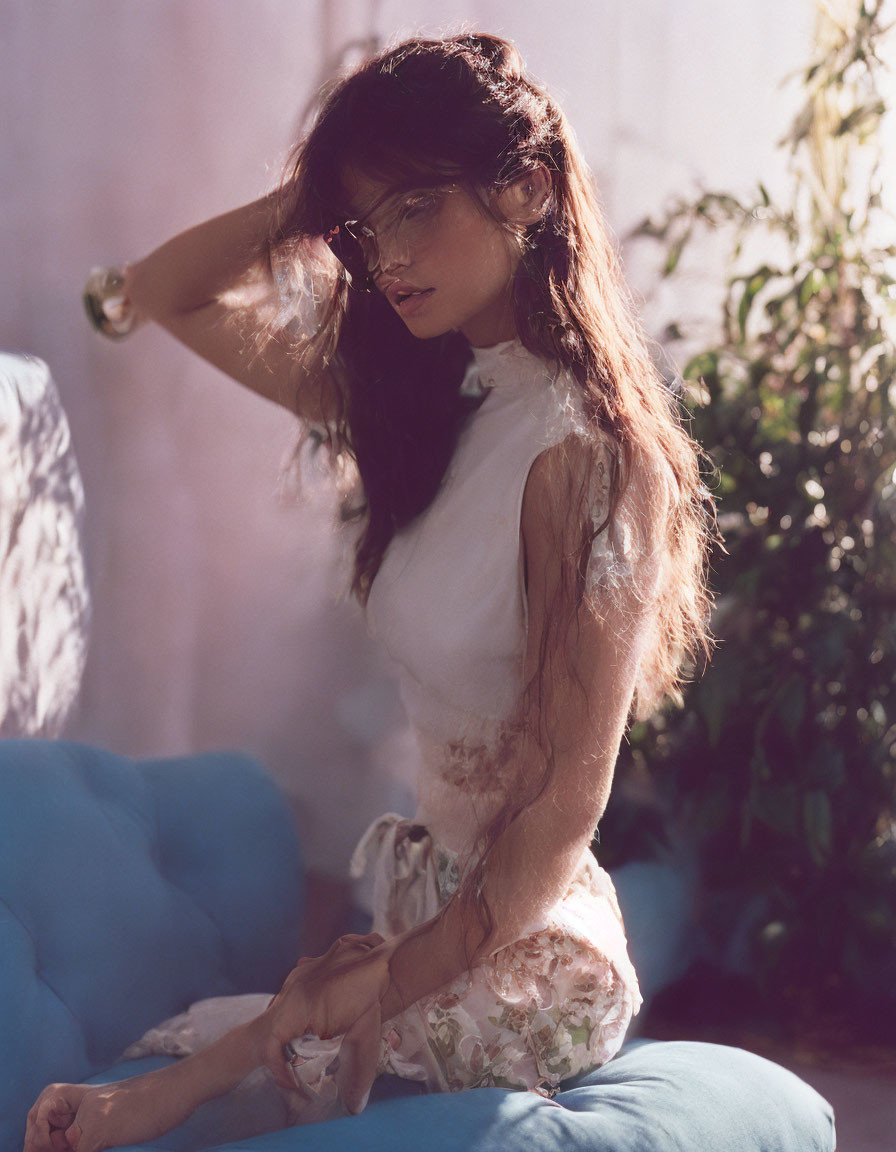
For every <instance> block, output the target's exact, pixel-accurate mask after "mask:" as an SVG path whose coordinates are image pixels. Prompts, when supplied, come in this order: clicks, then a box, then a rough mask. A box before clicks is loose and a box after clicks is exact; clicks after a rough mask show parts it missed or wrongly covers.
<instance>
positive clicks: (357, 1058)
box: [333, 1002, 382, 1114]
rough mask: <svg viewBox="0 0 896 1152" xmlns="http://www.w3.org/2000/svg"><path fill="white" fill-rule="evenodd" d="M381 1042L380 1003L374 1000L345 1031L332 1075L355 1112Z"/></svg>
mask: <svg viewBox="0 0 896 1152" xmlns="http://www.w3.org/2000/svg"><path fill="white" fill-rule="evenodd" d="M381 1046H382V1021H381V1018H380V1006H379V1003H378V1002H374V1003H373V1004H371V1005H370V1007H369V1008H368V1009H367V1011H366V1012H363V1013H362V1014H361V1015H360V1016H359V1017H358V1019H357V1020H356V1021H355V1022H354V1024H352V1026H351V1028H349V1030H348V1031H347V1032H346V1033H345V1035H344V1036H343V1038H342V1046H341V1047H340V1049H339V1063H338V1067H337V1069H336V1072H335V1073H334V1077H333V1078H334V1080H335V1081H336V1084H337V1085H338V1087H339V1095H340V1097H341V1098H342V1102H343V1104H344V1105H345V1107H346V1109H347V1111H349V1112H352V1113H354V1114H357V1113H358V1112H363V1111H364V1109H365V1108H366V1107H367V1099H368V1097H369V1096H370V1089H371V1087H372V1085H373V1082H374V1080H375V1079H376V1074H377V1068H378V1067H379V1062H380V1048H381Z"/></svg>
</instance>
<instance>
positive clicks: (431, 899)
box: [125, 814, 641, 1122]
mask: <svg viewBox="0 0 896 1152" xmlns="http://www.w3.org/2000/svg"><path fill="white" fill-rule="evenodd" d="M368 871H372V873H373V889H374V891H373V903H374V922H373V929H372V930H373V931H374V932H379V933H380V934H381V935H382V936H384V937H387V938H388V937H391V936H394V935H397V934H398V933H401V932H404V931H406V930H407V929H409V928H412V927H414V926H415V925H417V924H420V923H423V922H424V921H425V920H428V919H429V918H430V917H432V916H434V915H435V914H436V912H438V910H439V908H440V907H441V906H442V905H443V904H444V903H445V902H446V901H447V900H449V899H450V898H451V896H452V895H453V894H454V892H455V891H456V890H457V887H458V884H459V882H460V872H459V866H458V861H457V858H456V856H455V855H454V854H452V853H451V852H449V851H448V850H447V849H444V848H442V847H440V846H439V845H438V844H436V843H435V842H434V841H433V840H432V838H431V837H430V835H429V834H428V832H427V830H426V829H425V828H423V827H422V826H421V825H416V824H413V823H412V822H411V821H409V820H406V819H404V818H402V817H401V816H397V815H395V814H389V815H387V816H383V817H381V818H380V819H379V820H377V821H376V822H375V823H374V824H373V825H372V826H371V827H370V829H369V830H368V831H367V833H366V834H365V836H364V838H363V839H362V840H361V843H360V844H359V845H358V848H357V849H356V851H355V855H354V857H353V860H352V873H353V875H354V876H356V877H359V876H360V875H362V874H363V873H365V872H368ZM267 1000H268V997H266V996H249V997H246V996H237V997H224V998H217V999H215V1000H208V1001H201V1002H200V1003H198V1004H196V1005H194V1006H193V1007H192V1008H191V1009H190V1010H189V1011H188V1012H186V1013H184V1014H183V1015H182V1016H179V1017H175V1018H174V1019H172V1020H169V1021H166V1022H165V1023H164V1024H162V1025H160V1026H159V1027H158V1028H154V1029H152V1030H151V1031H150V1032H148V1033H147V1034H146V1035H145V1036H144V1037H143V1038H142V1039H141V1040H140V1041H138V1042H137V1044H135V1045H132V1046H131V1047H130V1048H129V1049H128V1050H127V1052H126V1053H125V1057H126V1058H134V1057H137V1056H145V1055H150V1054H157V1053H165V1054H169V1055H176V1056H186V1055H189V1054H191V1053H192V1052H195V1051H198V1050H199V1049H200V1048H202V1047H205V1046H206V1045H207V1044H209V1043H211V1042H212V1041H213V1040H214V1039H216V1038H217V1037H218V1036H220V1035H221V1034H223V1033H224V1032H225V1031H227V1030H228V1028H230V1027H234V1026H235V1025H236V1024H238V1023H240V1022H242V1021H243V1020H245V1019H249V1018H251V1017H252V1016H254V1015H256V1014H258V1013H260V1012H261V1011H263V1010H264V1008H265V1006H266V1004H267ZM640 1006H641V995H640V992H639V989H638V982H637V978H636V976H635V972H634V969H633V968H632V965H631V962H630V961H629V958H628V955H627V951H626V945H625V935H624V931H623V926H622V917H621V914H620V912H619V905H618V903H617V900H616V894H615V890H614V888H613V884H612V881H611V880H610V877H609V876H608V875H607V873H606V872H605V871H604V870H603V869H602V868H601V867H600V866H599V865H598V864H597V862H596V861H595V859H594V857H593V855H592V854H591V853H590V852H586V853H585V854H584V855H583V856H582V860H581V863H580V865H579V867H578V870H577V872H576V874H575V876H574V877H573V880H572V883H571V884H570V887H569V890H568V891H567V893H566V895H565V896H564V898H563V900H562V901H561V902H560V903H559V904H558V905H556V906H555V908H553V909H552V910H551V912H550V914H549V915H548V916H547V917H546V918H545V921H544V923H543V924H542V925H539V926H538V927H537V929H536V930H535V931H533V932H531V933H530V934H529V935H527V936H525V937H524V938H522V939H520V940H517V941H515V942H514V943H513V944H510V945H508V946H507V947H505V948H502V949H500V950H499V951H498V952H496V953H494V954H493V955H492V956H490V957H488V958H487V959H486V960H484V961H480V962H479V963H477V965H476V966H475V967H474V968H473V969H471V970H470V971H468V972H465V973H463V974H462V975H461V976H458V977H457V978H456V979H455V980H453V981H452V982H451V983H450V984H448V985H446V986H445V987H443V988H440V989H439V990H438V991H436V992H434V993H432V994H431V995H428V996H425V997H423V998H422V999H421V1000H419V1001H417V1002H416V1003H415V1004H413V1005H412V1006H411V1007H410V1008H408V1009H407V1010H406V1011H404V1012H403V1013H402V1014H401V1015H400V1016H397V1017H395V1019H393V1020H391V1021H389V1022H388V1023H387V1024H386V1025H385V1027H384V1030H383V1038H382V1049H381V1055H380V1063H379V1072H380V1073H391V1074H393V1075H397V1076H401V1077H404V1078H406V1079H409V1080H416V1081H419V1082H421V1083H422V1085H423V1086H424V1087H425V1089H426V1090H428V1091H432V1092H445V1091H448V1092H455V1091H459V1090H461V1089H465V1088H476V1087H480V1086H496V1087H501V1088H514V1089H530V1090H536V1091H538V1092H541V1093H543V1094H546V1095H550V1094H551V1093H552V1092H553V1091H554V1090H555V1089H556V1088H557V1086H558V1084H559V1083H560V1081H561V1080H564V1079H566V1078H568V1077H570V1076H574V1075H576V1074H578V1073H580V1072H584V1071H587V1070H589V1069H591V1068H595V1067H597V1066H598V1065H600V1064H603V1063H605V1062H606V1061H607V1060H609V1059H610V1058H611V1057H612V1056H614V1055H615V1054H616V1052H617V1051H618V1050H619V1048H620V1047H621V1045H622V1042H623V1040H624V1038H625V1033H626V1030H627V1029H628V1026H629V1024H630V1022H631V1019H632V1017H633V1016H634V1015H635V1014H636V1013H637V1011H638V1009H639V1008H640ZM339 1045H340V1040H339V1038H338V1037H337V1038H334V1039H332V1040H321V1039H319V1038H318V1037H316V1036H312V1035H306V1036H302V1037H297V1038H296V1039H295V1040H294V1041H293V1043H292V1048H293V1050H294V1052H295V1059H294V1061H293V1073H294V1076H295V1077H296V1080H297V1086H298V1087H300V1088H301V1094H302V1096H303V1098H304V1099H305V1100H306V1101H307V1099H308V1098H309V1097H310V1098H312V1099H315V1098H316V1099H317V1100H318V1101H319V1103H320V1108H319V1109H315V1108H312V1109H311V1110H310V1113H311V1114H309V1110H308V1109H307V1107H306V1108H305V1109H304V1110H303V1111H304V1113H305V1114H303V1115H302V1116H299V1115H298V1113H297V1114H296V1115H295V1116H294V1117H292V1119H293V1121H294V1122H295V1120H298V1119H303V1120H304V1119H311V1118H322V1112H323V1111H325V1110H326V1108H327V1107H330V1106H332V1105H333V1104H334V1102H335V1085H334V1084H333V1081H332V1076H331V1072H332V1069H333V1065H334V1060H335V1057H336V1056H337V1054H338V1050H339Z"/></svg>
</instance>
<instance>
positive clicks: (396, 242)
mask: <svg viewBox="0 0 896 1152" xmlns="http://www.w3.org/2000/svg"><path fill="white" fill-rule="evenodd" d="M377 248H378V256H379V259H378V260H377V264H378V265H379V267H380V268H381V269H382V271H383V272H385V273H391V272H394V271H395V270H396V269H397V268H406V267H407V266H408V264H409V263H410V254H409V252H408V246H407V245H406V244H402V243H401V241H400V239H399V238H397V237H394V236H392V235H389V234H387V235H385V236H383V238H382V239H381V240H380V242H379V243H378V245H377Z"/></svg>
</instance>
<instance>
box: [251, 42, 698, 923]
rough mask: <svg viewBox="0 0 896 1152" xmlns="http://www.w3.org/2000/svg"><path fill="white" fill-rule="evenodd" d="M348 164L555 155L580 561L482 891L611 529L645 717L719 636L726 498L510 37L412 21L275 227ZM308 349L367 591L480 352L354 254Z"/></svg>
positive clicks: (338, 90) (525, 312) (532, 241)
mask: <svg viewBox="0 0 896 1152" xmlns="http://www.w3.org/2000/svg"><path fill="white" fill-rule="evenodd" d="M349 163H350V164H351V165H352V166H353V167H354V168H356V169H357V170H359V171H362V172H364V173H365V174H366V175H369V176H371V177H373V178H377V179H383V180H386V181H388V182H392V181H405V180H408V181H412V180H418V181H419V182H420V183H421V184H437V183H439V182H448V181H453V182H461V183H463V184H465V185H466V186H467V187H468V188H470V189H471V190H478V191H479V192H481V191H482V190H486V191H487V192H492V193H493V192H497V191H500V190H501V189H502V188H504V187H506V186H507V185H508V184H509V183H510V182H512V181H514V180H515V179H518V178H519V177H520V176H522V175H524V174H525V173H526V172H529V171H533V170H534V169H536V168H537V167H538V166H543V167H544V168H546V169H547V171H548V172H549V174H550V177H551V181H552V194H551V197H550V202H549V204H548V206H547V211H546V214H545V216H544V218H543V220H542V222H541V223H540V224H539V225H538V226H537V227H535V228H532V229H530V230H528V232H527V233H526V234H525V235H520V236H519V237H518V238H519V241H520V245H521V250H522V258H521V261H520V264H519V266H518V270H517V273H516V276H515V280H514V285H513V309H514V317H515V320H516V326H517V331H518V333H519V337H520V339H521V341H522V343H523V344H524V346H525V347H526V348H527V349H528V350H529V351H531V352H532V353H534V354H536V355H538V356H540V357H543V358H545V359H548V360H551V361H556V362H558V363H559V364H560V365H561V366H562V367H563V368H564V369H566V370H568V373H569V374H570V375H571V376H572V378H573V379H574V381H575V387H576V389H577V394H578V395H577V399H578V409H579V412H580V416H581V418H580V420H579V422H578V428H577V430H576V434H575V437H574V440H575V445H574V446H573V447H571V448H570V450H568V451H566V452H565V453H564V456H563V459H564V460H565V463H566V466H565V467H561V468H560V469H559V470H556V469H555V471H557V475H558V489H557V492H556V503H555V507H556V510H557V515H556V517H555V520H556V523H555V525H554V529H555V531H556V533H557V539H558V542H559V543H561V545H562V553H563V557H564V575H563V579H562V581H561V589H560V592H559V593H558V601H557V603H556V604H555V605H554V606H553V608H552V611H551V613H550V614H549V619H548V622H547V623H548V626H547V627H546V628H545V629H544V630H543V635H542V652H541V657H540V660H539V666H538V668H537V669H536V670H534V673H533V675H532V677H531V678H530V681H529V683H528V686H527V690H526V701H527V702H526V704H524V705H523V709H524V711H525V710H526V709H527V708H528V711H529V714H530V716H533V715H534V716H535V718H536V719H535V721H534V723H533V722H531V721H530V722H529V729H530V734H533V733H534V734H535V736H536V738H537V744H538V746H539V747H540V748H542V750H543V771H542V772H541V773H540V775H539V778H538V779H537V780H535V781H534V782H533V783H532V786H531V788H528V789H527V790H525V791H526V794H525V795H520V794H519V793H518V794H517V796H516V799H515V800H514V801H513V803H511V802H510V800H509V799H508V802H507V804H505V806H504V808H503V809H502V811H501V812H500V813H499V815H498V817H497V819H496V820H495V822H494V823H493V824H492V826H491V827H490V828H489V829H488V830H487V832H486V833H485V835H484V837H483V840H482V844H481V849H482V850H481V852H480V853H479V859H478V863H477V865H476V867H475V868H474V871H473V875H472V877H471V882H472V884H473V887H474V888H475V889H476V890H477V891H478V889H479V887H480V886H481V882H482V879H483V876H484V868H485V862H486V858H487V856H488V853H489V850H490V848H491V847H492V846H493V845H494V843H495V841H496V840H497V838H498V836H499V835H500V832H501V830H502V829H503V828H504V827H506V826H507V825H508V823H509V822H511V821H512V820H513V819H514V818H515V817H516V815H518V814H519V812H520V811H522V810H523V808H525V807H526V806H527V805H528V804H530V803H531V802H532V801H533V799H534V798H535V797H536V796H538V795H540V794H541V793H542V792H543V791H544V789H545V787H546V786H547V784H548V782H549V780H550V777H551V760H552V755H553V754H552V751H551V743H552V736H551V733H550V732H548V731H547V730H546V729H545V727H544V709H543V707H542V704H543V701H544V697H545V693H546V691H548V692H549V691H550V678H551V677H552V676H553V675H554V674H555V672H556V668H557V665H556V662H555V661H556V657H557V654H558V653H563V652H564V651H568V640H569V636H570V634H571V632H570V629H571V627H572V626H574V625H576V623H577V621H580V620H581V616H580V613H581V612H582V611H585V612H586V613H587V612H592V613H594V614H597V615H601V614H602V613H605V611H606V604H605V603H603V604H602V601H601V597H602V596H603V597H607V596H610V597H612V596H613V595H614V587H615V586H613V585H612V581H611V582H610V583H609V584H608V583H607V582H604V585H603V587H602V588H595V587H594V586H593V585H591V584H589V579H588V564H589V558H590V557H591V555H592V552H593V550H594V546H595V542H596V541H597V539H598V537H599V536H600V534H601V533H608V537H612V538H614V539H617V540H618V538H619V530H620V528H622V527H624V528H625V531H627V532H628V533H629V534H630V537H631V539H630V544H631V551H630V564H631V565H633V566H634V567H635V568H637V567H638V565H639V564H640V563H641V562H642V561H643V569H644V571H643V573H642V574H639V573H638V572H637V571H636V572H635V573H634V577H633V579H630V580H629V583H628V593H629V594H631V591H632V588H633V587H634V588H635V594H636V596H641V598H642V599H643V598H644V597H649V598H650V602H651V605H652V608H653V611H652V613H651V621H652V624H651V634H650V636H649V640H648V642H647V643H646V644H645V645H644V648H643V655H642V658H641V660H640V665H639V671H638V679H637V682H636V685H635V689H634V696H633V704H632V712H633V714H634V715H635V716H637V717H644V716H646V715H648V714H649V713H650V712H651V711H653V710H654V709H655V708H656V707H657V706H658V704H659V703H660V702H661V701H662V699H663V698H664V697H665V696H667V695H670V696H672V697H673V698H676V699H678V700H680V684H681V682H682V680H683V678H684V677H683V667H684V664H685V662H686V659H687V658H688V657H690V658H691V659H694V660H696V659H697V658H698V657H704V656H708V655H709V651H710V638H709V633H708V617H709V608H710V597H709V594H708V591H707V586H706V564H707V555H708V543H709V540H710V538H711V536H712V534H713V531H714V524H715V521H714V508H713V503H712V499H711V497H710V495H709V493H708V492H707V490H706V487H705V485H704V484H703V482H702V478H701V470H700V459H701V458H700V452H699V448H698V446H697V445H696V444H695V443H694V441H693V440H692V439H691V438H690V436H689V435H688V434H687V432H686V431H685V429H684V428H683V426H682V420H681V412H680V410H679V406H678V403H677V401H676V399H675V397H674V395H673V394H672V392H671V391H670V389H669V388H668V387H667V386H666V385H665V384H664V382H663V380H662V378H661V376H660V374H659V372H658V370H657V368H656V366H655V365H654V363H653V361H652V359H651V357H650V354H649V351H648V348H647V344H646V341H645V338H644V336H643V333H642V331H641V328H640V326H639V322H638V320H637V318H636V315H635V310H634V308H633V306H632V301H631V298H630V295H629V293H628V290H627V288H626V286H625V284H624V281H623V278H622V274H621V271H620V266H619V261H618V258H617V255H616V252H615V249H614V246H613V243H612V241H611V239H610V236H609V234H608V230H607V228H606V225H605V223H604V220H603V217H602V213H601V210H600V207H599V204H598V200H597V196H596V194H595V191H594V189H593V186H592V183H591V180H590V176H589V173H588V171H587V169H586V166H585V164H584V161H583V159H582V157H581V154H580V152H579V149H578V146H577V144H576V142H575V139H574V137H573V134H572V131H571V129H570V128H569V125H568V124H567V122H566V119H565V117H564V115H563V113H562V111H561V110H560V109H559V107H558V106H557V105H556V103H554V101H553V100H552V99H551V98H550V97H549V96H548V95H547V93H546V92H545V91H544V90H543V89H542V88H541V87H540V86H539V85H538V84H536V83H535V82H534V81H533V80H532V79H531V78H530V77H529V76H528V75H527V74H526V73H525V71H524V67H523V62H522V60H521V58H520V55H519V53H518V51H517V49H516V48H515V47H514V46H513V45H512V44H511V43H509V42H508V41H506V40H502V39H500V38H498V37H495V36H488V35H481V34H465V35H460V36H455V37H449V38H445V39H438V40H426V39H414V40H409V41H407V42H405V43H402V44H399V45H398V46H397V47H394V48H392V49H390V50H388V51H386V52H384V53H382V54H381V55H379V56H377V57H376V58H374V59H372V60H369V61H368V62H366V63H365V64H363V65H362V66H361V67H360V68H358V69H357V71H355V72H354V73H352V74H351V75H349V76H347V77H346V78H344V79H342V80H341V81H339V82H338V83H337V84H336V85H335V87H334V88H333V89H332V90H331V91H330V92H329V93H328V95H327V96H326V97H325V99H324V101H323V104H322V107H321V110H320V112H319V115H318V117H317V120H316V123H315V124H314V126H313V128H312V130H311V132H310V133H309V134H308V136H307V137H306V138H305V139H304V140H303V141H302V143H301V144H300V146H299V148H298V150H297V152H296V155H295V158H294V163H293V166H292V169H291V171H290V174H289V176H288V178H287V179H286V181H285V182H284V185H283V194H282V211H281V214H280V219H279V223H278V228H277V232H276V235H275V237H274V243H275V245H277V246H279V247H281V248H283V247H284V246H287V245H288V244H289V243H290V242H296V238H299V241H298V242H299V243H303V244H304V245H305V257H307V252H308V251H309V250H310V249H309V248H308V241H307V239H304V240H303V239H302V238H311V237H319V236H320V235H321V234H322V233H323V232H324V231H325V230H326V229H327V228H328V227H331V226H332V225H333V224H335V223H336V222H338V220H339V219H340V218H341V217H342V218H344V215H345V210H346V208H347V205H346V203H345V192H344V190H343V188H342V186H341V175H342V171H343V169H344V166H345V165H347V164H349ZM302 352H303V355H304V362H303V371H305V372H310V373H312V374H314V372H320V371H322V370H323V369H324V367H328V368H329V369H330V370H331V371H333V372H334V373H335V376H336V379H337V381H338V386H339V397H340V411H339V414H338V418H337V419H336V421H335V422H334V426H333V427H332V428H331V429H329V430H328V433H327V435H328V438H329V440H330V442H331V444H332V445H333V446H334V447H335V448H336V450H338V451H339V452H342V453H343V454H347V455H348V456H349V457H350V458H351V459H352V460H353V461H354V462H355V463H356V465H357V469H358V472H359V474H360V481H361V485H362V489H363V505H362V506H361V509H360V512H361V516H362V518H363V531H362V534H361V537H360V541H359V544H358V547H357V552H356V562H355V576H354V589H355V591H356V593H357V594H358V596H359V597H360V598H361V599H362V600H363V599H364V598H365V597H366V595H367V592H368V591H369V588H370V584H371V582H372V580H373V579H374V577H375V575H376V571H377V568H378V566H379V563H380V561H381V559H382V556H383V554H384V552H385V550H386V548H387V547H388V545H389V542H390V540H391V539H392V536H393V534H394V533H395V532H396V531H399V530H400V529H401V528H402V527H404V526H405V525H406V524H407V523H409V521H410V520H411V519H413V517H414V516H416V515H418V514H419V513H420V512H421V511H423V510H424V509H425V508H426V507H427V506H428V505H429V503H430V502H431V501H432V499H433V497H434V495H435V492H436V490H437V489H438V486H439V483H440V482H441V480H442V477H443V474H444V472H445V469H446V468H447V465H448V462H449V460H450V458H451V455H452V452H453V451H454V447H455V444H456V441H457V436H458V434H459V432H460V429H461V428H462V426H463V423H464V421H465V420H466V419H467V418H468V414H469V410H470V403H471V402H470V401H469V399H467V398H464V397H463V396H461V395H460V393H459V385H460V382H461V380H462V378H463V375H464V371H465V368H466V365H467V362H468V360H469V357H470V351H469V348H468V346H467V344H466V341H465V340H464V339H463V337H462V336H460V335H459V334H457V333H449V334H447V335H445V336H441V337H438V338H436V339H433V340H426V341H420V340H416V339H415V338H414V337H412V336H411V335H410V334H409V333H408V331H407V330H406V328H405V326H404V324H403V323H402V321H401V319H400V318H399V317H398V316H397V315H396V314H395V313H394V310H393V309H392V308H391V307H390V305H389V304H388V302H387V301H386V300H385V299H384V298H383V297H381V296H380V295H379V294H374V295H372V296H363V295H361V294H359V293H354V292H350V291H349V290H348V286H347V283H346V280H345V277H344V275H343V274H342V273H341V272H339V273H338V274H336V275H335V279H334V282H333V288H332V292H331V293H330V295H329V301H328V304H327V307H326V309H325V311H324V315H323V320H322V322H321V325H320V327H319V329H318V331H317V333H316V334H314V335H313V336H312V337H311V339H310V340H309V341H308V342H307V343H306V344H305V345H303V349H302ZM607 443H609V444H611V445H612V447H613V453H612V467H611V475H610V478H609V479H610V502H609V509H608V512H607V515H605V516H603V517H602V518H601V521H600V522H599V523H597V524H595V523H594V521H593V519H592V517H591V514H590V513H591V508H590V506H589V502H590V501H591V500H592V499H593V495H594V467H595V462H596V459H597V453H598V449H599V447H600V445H602V444H603V445H606V444H607ZM619 602H620V603H622V602H623V598H619ZM574 630H575V628H574V627H573V631H574ZM583 687H584V686H583ZM486 918H487V910H486Z"/></svg>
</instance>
